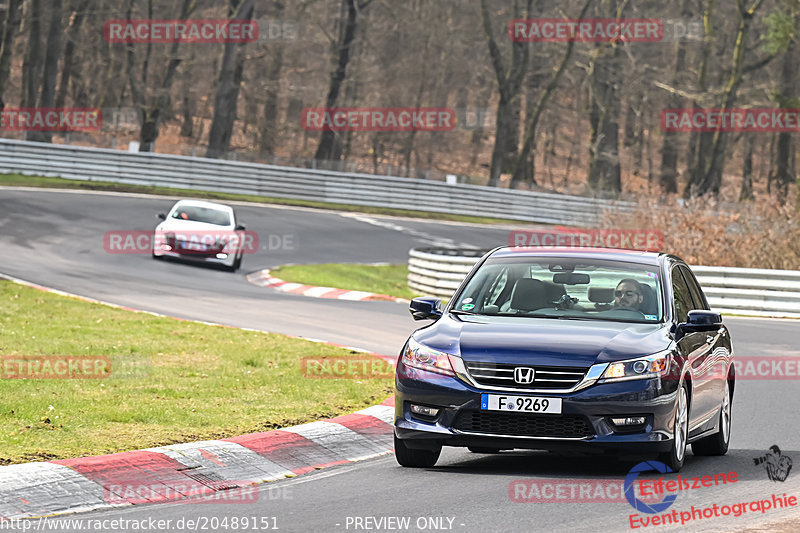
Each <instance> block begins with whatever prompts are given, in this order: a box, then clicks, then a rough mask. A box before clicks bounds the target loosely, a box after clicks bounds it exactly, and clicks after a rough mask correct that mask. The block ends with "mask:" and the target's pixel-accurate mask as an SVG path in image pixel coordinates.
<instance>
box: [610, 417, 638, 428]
mask: <svg viewBox="0 0 800 533" xmlns="http://www.w3.org/2000/svg"><path fill="white" fill-rule="evenodd" d="M611 421H612V422H613V423H614V425H615V426H638V425H640V424H644V421H645V417H643V416H629V417H626V418H612V419H611Z"/></svg>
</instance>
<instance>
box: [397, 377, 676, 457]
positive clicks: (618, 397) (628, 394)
mask: <svg viewBox="0 0 800 533" xmlns="http://www.w3.org/2000/svg"><path fill="white" fill-rule="evenodd" d="M395 385H396V395H395V434H396V435H397V437H398V438H400V439H403V440H404V441H405V443H406V445H407V446H408V447H410V448H422V449H425V448H433V447H437V446H439V445H442V446H476V447H486V448H500V449H510V448H526V449H537V450H551V451H582V452H593V451H594V452H600V453H607V452H611V453H623V454H629V455H635V454H642V455H650V454H657V453H661V452H666V451H669V450H670V449H671V447H672V430H671V428H672V427H673V418H674V404H675V400H676V397H677V393H676V391H677V387H678V383H677V382H676V381H674V380H665V381H662V380H661V379H659V378H654V379H642V380H632V381H623V382H614V383H601V384H594V385H591V386H589V387H587V388H585V389H583V390H579V391H575V392H572V393H563V394H548V393H521V392H507V393H504V392H500V391H496V390H482V389H481V388H479V387H475V386H473V385H471V384H468V383H465V382H464V381H462V380H460V379H458V378H455V377H447V376H443V375H440V374H432V373H430V372H426V371H422V370H417V369H413V368H408V367H406V366H405V365H403V364H402V363H400V364H399V366H398V372H397V377H396V382H395ZM482 393H488V394H500V395H513V396H534V397H540V398H541V397H545V398H561V400H562V409H561V414H528V413H517V412H508V413H507V412H505V411H486V410H481V394H482ZM412 403H413V404H416V405H424V406H428V407H434V408H438V409H439V413H438V414H437V416H435V417H425V416H421V415H417V414H413V413H411V411H410V407H409V406H410V404H412ZM619 416H645V418H646V421H645V423H644V424H642V425H641V426H635V427H632V428H622V427H616V426H615V425H614V424H613V423H612V422H611V420H610V418H611V417H619Z"/></svg>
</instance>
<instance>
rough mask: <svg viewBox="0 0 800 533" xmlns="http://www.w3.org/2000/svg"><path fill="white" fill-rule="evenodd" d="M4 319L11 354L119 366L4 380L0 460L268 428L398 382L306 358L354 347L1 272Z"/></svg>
mask: <svg viewBox="0 0 800 533" xmlns="http://www.w3.org/2000/svg"><path fill="white" fill-rule="evenodd" d="M0 328H2V331H3V334H2V336H0V355H2V356H4V357H6V358H7V357H8V356H20V355H54V356H58V355H73V356H75V355H77V356H109V357H110V358H111V365H112V367H111V368H112V371H111V374H110V375H109V376H108V377H106V378H104V379H24V380H23V379H2V378H0V427H2V429H0V464H10V463H19V462H26V461H41V460H49V459H55V458H68V457H77V456H82V455H97V454H105V453H114V452H119V451H124V450H134V449H140V448H145V447H150V446H160V445H166V444H172V443H178V442H187V441H192V440H201V439H214V438H223V437H232V436H235V435H240V434H244V433H250V432H257V431H266V430H270V429H275V428H279V427H285V426H290V425H294V424H300V423H304V422H309V421H312V420H317V419H320V418H327V417H331V416H336V415H340V414H343V413H349V412H352V411H354V410H357V409H361V408H364V407H367V406H369V405H374V404H376V403H379V402H381V401H383V400H384V399H386V398H387V397H388V396H389V395H390V394H391V393H392V387H393V382H392V380H391V379H387V378H383V379H363V380H356V379H312V378H306V377H304V376H303V371H302V367H301V358H303V357H319V356H323V355H327V356H336V357H342V356H347V355H350V354H352V353H354V352H350V351H348V350H345V349H341V348H336V347H333V346H327V345H323V344H318V343H312V342H309V341H304V340H300V339H293V338H290V337H286V336H283V335H277V334H266V333H260V332H252V331H243V330H239V329H235V328H224V327H219V326H208V325H204V324H199V323H194V322H185V321H177V320H173V319H170V318H160V317H155V316H152V315H148V314H145V313H134V312H130V311H125V310H122V309H115V308H112V307H109V306H104V305H101V304H92V303H87V302H84V301H81V300H77V299H74V298H68V297H63V296H59V295H55V294H49V293H45V292H42V291H39V290H36V289H32V288H28V287H24V286H21V285H18V284H15V283H12V282H9V281H4V280H0ZM7 360H8V359H6V362H7ZM7 371H8V370H7V369H6V372H7Z"/></svg>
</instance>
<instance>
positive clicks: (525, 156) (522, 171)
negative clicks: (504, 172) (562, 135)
mask: <svg viewBox="0 0 800 533" xmlns="http://www.w3.org/2000/svg"><path fill="white" fill-rule="evenodd" d="M592 1H593V0H586V3H585V4H584V5H583V9H582V10H581V12H580V14H579V15H578V18H579V19H581V18H583V16H584V15H585V14H586V11H588V9H589V6H590V5H591V4H592ZM574 44H575V42H574V41H570V42H569V43H567V49H566V50H565V51H564V55H563V57H562V58H561V62H560V63H559V65H558V67H556V69H555V70H554V71H553V74H552V76H550V81H548V82H547V85H546V86H545V88H544V89H542V92H541V94H540V95H539V99H538V101H537V102H536V107H535V108H533V112H532V113H531V116H530V117H525V119H526V121H527V125H526V127H525V138H524V140H523V142H522V150H521V151H520V154H519V158H518V159H517V161H516V162H515V164H514V172H513V175H512V178H511V183H512V186H513V184H514V183H515V182H516V183H520V182H522V181H524V180H526V179H527V180H529V181H530V183H531V184H532V185H533V184H534V183H535V182H534V174H533V170H534V169H533V157H532V156H531V153H532V151H533V147H534V145H535V142H536V127H537V125H538V124H539V117H540V116H541V115H542V111H543V110H544V107H545V105H547V100H548V99H549V98H550V95H551V94H552V93H553V91H554V90H555V88H556V87H557V86H558V81H559V80H560V79H561V75H562V74H563V73H564V70H565V69H566V67H567V63H569V60H570V58H571V57H572V50H573V48H574ZM527 161H530V168H526V166H527V163H526V162H527ZM526 173H527V174H528V175H527V178H526Z"/></svg>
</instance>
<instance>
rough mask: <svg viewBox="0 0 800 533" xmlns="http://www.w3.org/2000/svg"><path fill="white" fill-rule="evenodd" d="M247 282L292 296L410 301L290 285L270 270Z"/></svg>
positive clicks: (259, 273)
mask: <svg viewBox="0 0 800 533" xmlns="http://www.w3.org/2000/svg"><path fill="white" fill-rule="evenodd" d="M247 281H249V282H250V283H252V284H253V285H258V286H259V287H268V288H270V289H275V290H278V291H281V292H288V293H291V294H301V295H303V296H311V297H312V298H332V299H335V300H352V301H365V300H369V301H386V302H399V303H408V302H409V301H410V300H406V299H405V298H398V297H396V296H389V295H387V294H377V293H374V292H365V291H350V290H347V289H336V288H333V287H317V286H314V285H303V284H302V283H290V282H288V281H284V280H282V279H280V278H276V277H275V276H273V275H271V274H270V273H269V269H266V268H265V269H264V270H259V271H257V272H253V273H252V274H248V275H247Z"/></svg>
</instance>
